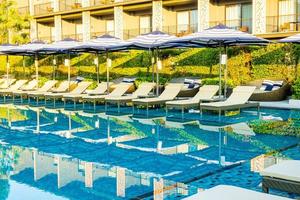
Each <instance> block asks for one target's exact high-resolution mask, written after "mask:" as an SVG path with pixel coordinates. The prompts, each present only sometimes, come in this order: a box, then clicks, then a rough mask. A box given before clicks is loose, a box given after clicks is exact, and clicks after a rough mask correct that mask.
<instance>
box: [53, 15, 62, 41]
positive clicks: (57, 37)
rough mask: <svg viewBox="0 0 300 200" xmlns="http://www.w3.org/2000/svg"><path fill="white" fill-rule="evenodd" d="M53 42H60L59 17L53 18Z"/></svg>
mask: <svg viewBox="0 0 300 200" xmlns="http://www.w3.org/2000/svg"><path fill="white" fill-rule="evenodd" d="M54 28H55V32H54V34H55V35H54V38H55V41H60V40H62V28H61V15H56V16H54Z"/></svg>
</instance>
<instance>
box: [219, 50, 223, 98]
mask: <svg viewBox="0 0 300 200" xmlns="http://www.w3.org/2000/svg"><path fill="white" fill-rule="evenodd" d="M220 46H221V45H220ZM221 57H222V50H221V49H220V61H219V62H220V63H219V98H220V99H221V97H222V64H221Z"/></svg>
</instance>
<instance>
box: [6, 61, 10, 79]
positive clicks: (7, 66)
mask: <svg viewBox="0 0 300 200" xmlns="http://www.w3.org/2000/svg"><path fill="white" fill-rule="evenodd" d="M9 68H10V63H9V57H8V55H7V56H6V82H7V84H8V75H9Z"/></svg>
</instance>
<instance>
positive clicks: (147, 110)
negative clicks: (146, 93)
mask: <svg viewBox="0 0 300 200" xmlns="http://www.w3.org/2000/svg"><path fill="white" fill-rule="evenodd" d="M148 116H149V105H148V103H147V117H148Z"/></svg>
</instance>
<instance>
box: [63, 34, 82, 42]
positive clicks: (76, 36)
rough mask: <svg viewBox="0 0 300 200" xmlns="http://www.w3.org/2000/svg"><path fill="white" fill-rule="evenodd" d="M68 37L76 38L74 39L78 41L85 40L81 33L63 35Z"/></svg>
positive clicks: (64, 37) (65, 37)
mask: <svg viewBox="0 0 300 200" xmlns="http://www.w3.org/2000/svg"><path fill="white" fill-rule="evenodd" d="M67 38H70V39H74V40H77V41H82V40H83V35H82V34H81V33H80V34H67V35H63V39H67Z"/></svg>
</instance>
